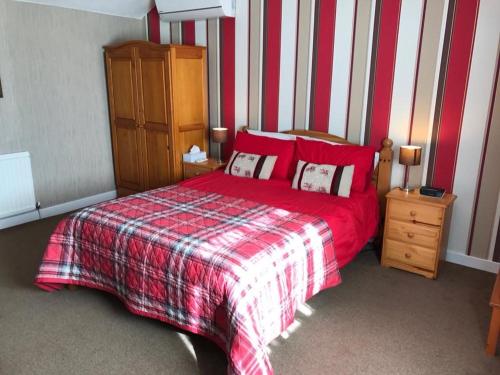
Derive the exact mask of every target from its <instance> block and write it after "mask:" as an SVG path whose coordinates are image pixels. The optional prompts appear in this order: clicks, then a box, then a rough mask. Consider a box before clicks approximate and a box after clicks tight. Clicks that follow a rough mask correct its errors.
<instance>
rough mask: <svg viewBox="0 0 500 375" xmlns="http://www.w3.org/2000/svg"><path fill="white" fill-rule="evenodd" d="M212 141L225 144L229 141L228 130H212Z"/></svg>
mask: <svg viewBox="0 0 500 375" xmlns="http://www.w3.org/2000/svg"><path fill="white" fill-rule="evenodd" d="M212 141H213V142H215V143H225V142H226V141H227V128H212Z"/></svg>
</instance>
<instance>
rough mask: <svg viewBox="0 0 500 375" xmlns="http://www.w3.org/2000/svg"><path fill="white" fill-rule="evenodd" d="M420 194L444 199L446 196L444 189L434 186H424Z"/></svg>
mask: <svg viewBox="0 0 500 375" xmlns="http://www.w3.org/2000/svg"><path fill="white" fill-rule="evenodd" d="M420 194H422V195H427V196H429V197H436V198H442V197H443V195H444V189H442V188H435V187H432V186H422V187H421V188H420Z"/></svg>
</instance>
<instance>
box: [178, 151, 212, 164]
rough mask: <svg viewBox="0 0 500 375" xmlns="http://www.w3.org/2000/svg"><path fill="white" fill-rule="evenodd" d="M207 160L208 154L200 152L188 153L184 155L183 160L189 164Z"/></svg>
mask: <svg viewBox="0 0 500 375" xmlns="http://www.w3.org/2000/svg"><path fill="white" fill-rule="evenodd" d="M206 158H207V153H206V152H205V151H200V152H188V153H187V154H184V155H182V160H184V161H185V162H188V163H196V162H197V161H198V160H205V159H206Z"/></svg>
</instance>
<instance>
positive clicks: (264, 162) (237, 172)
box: [224, 151, 278, 180]
mask: <svg viewBox="0 0 500 375" xmlns="http://www.w3.org/2000/svg"><path fill="white" fill-rule="evenodd" d="M277 159H278V157H277V156H272V155H257V154H248V153H245V152H239V151H233V154H232V155H231V159H229V163H228V164H227V167H226V170H225V171H224V172H225V173H226V174H230V175H233V176H238V177H246V178H258V179H260V180H269V178H270V177H271V174H272V173H273V169H274V164H275V163H276V160H277Z"/></svg>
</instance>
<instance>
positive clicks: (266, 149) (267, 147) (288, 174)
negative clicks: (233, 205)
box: [234, 132, 295, 179]
mask: <svg viewBox="0 0 500 375" xmlns="http://www.w3.org/2000/svg"><path fill="white" fill-rule="evenodd" d="M234 149H235V150H236V151H241V152H246V153H249V154H257V155H275V156H277V157H278V160H276V164H274V169H273V173H272V174H271V178H276V179H291V178H292V177H293V173H294V165H293V155H294V152H295V141H287V140H283V139H276V138H269V137H259V136H256V135H252V134H248V133H243V132H238V134H236V141H235V142H234Z"/></svg>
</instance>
